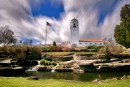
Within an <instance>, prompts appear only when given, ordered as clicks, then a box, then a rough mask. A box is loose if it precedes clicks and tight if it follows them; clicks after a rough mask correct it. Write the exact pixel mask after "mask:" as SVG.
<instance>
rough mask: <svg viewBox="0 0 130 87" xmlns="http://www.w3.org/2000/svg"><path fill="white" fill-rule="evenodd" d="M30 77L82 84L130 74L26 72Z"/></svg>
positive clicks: (129, 73)
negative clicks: (72, 81) (73, 81)
mask: <svg viewBox="0 0 130 87" xmlns="http://www.w3.org/2000/svg"><path fill="white" fill-rule="evenodd" d="M26 73H27V74H28V75H30V76H31V75H34V76H38V78H39V79H64V80H75V81H82V82H89V81H93V80H94V79H96V78H100V79H102V80H105V79H112V78H114V77H122V76H124V75H130V72H107V73H88V72H86V73H74V72H39V71H26Z"/></svg>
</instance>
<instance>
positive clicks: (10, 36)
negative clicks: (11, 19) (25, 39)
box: [0, 26, 16, 46]
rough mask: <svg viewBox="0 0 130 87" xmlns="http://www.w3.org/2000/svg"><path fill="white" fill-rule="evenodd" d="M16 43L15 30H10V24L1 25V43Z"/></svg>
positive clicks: (4, 44)
mask: <svg viewBox="0 0 130 87" xmlns="http://www.w3.org/2000/svg"><path fill="white" fill-rule="evenodd" d="M11 43H16V38H15V37H14V32H13V31H11V30H10V28H9V26H4V27H0V44H1V45H2V46H6V45H9V44H11Z"/></svg>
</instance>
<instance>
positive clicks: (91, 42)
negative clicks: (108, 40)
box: [79, 38, 104, 47]
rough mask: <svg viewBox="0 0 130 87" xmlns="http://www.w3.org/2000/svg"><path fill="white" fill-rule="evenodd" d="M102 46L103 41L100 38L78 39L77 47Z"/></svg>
mask: <svg viewBox="0 0 130 87" xmlns="http://www.w3.org/2000/svg"><path fill="white" fill-rule="evenodd" d="M93 45H94V46H104V42H103V40H102V39H86V38H84V39H79V47H84V46H93Z"/></svg>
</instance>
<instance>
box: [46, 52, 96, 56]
mask: <svg viewBox="0 0 130 87" xmlns="http://www.w3.org/2000/svg"><path fill="white" fill-rule="evenodd" d="M74 53H80V54H96V53H97V52H43V54H49V55H60V56H64V55H69V54H74Z"/></svg>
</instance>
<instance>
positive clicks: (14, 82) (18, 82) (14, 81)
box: [0, 77, 130, 87]
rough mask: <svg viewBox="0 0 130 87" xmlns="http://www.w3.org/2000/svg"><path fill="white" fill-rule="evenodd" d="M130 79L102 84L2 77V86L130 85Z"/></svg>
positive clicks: (122, 86) (0, 83) (74, 86)
mask: <svg viewBox="0 0 130 87" xmlns="http://www.w3.org/2000/svg"><path fill="white" fill-rule="evenodd" d="M129 83H130V79H127V80H120V81H105V82H103V83H101V84H98V83H93V82H78V81H67V80H54V79H49V80H38V81H34V80H28V79H27V78H22V77H21V78H20V77H11V78H5V77H0V87H130V84H129Z"/></svg>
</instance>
